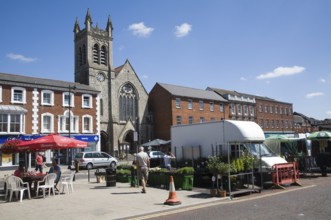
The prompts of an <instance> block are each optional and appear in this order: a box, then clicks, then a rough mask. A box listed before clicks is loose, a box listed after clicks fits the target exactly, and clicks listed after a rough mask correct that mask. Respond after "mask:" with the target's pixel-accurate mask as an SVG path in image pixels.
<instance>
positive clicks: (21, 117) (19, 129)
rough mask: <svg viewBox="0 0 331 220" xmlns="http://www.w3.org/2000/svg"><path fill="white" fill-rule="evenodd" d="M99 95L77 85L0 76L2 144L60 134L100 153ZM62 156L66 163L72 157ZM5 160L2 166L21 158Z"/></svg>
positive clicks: (0, 136)
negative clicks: (18, 139)
mask: <svg viewBox="0 0 331 220" xmlns="http://www.w3.org/2000/svg"><path fill="white" fill-rule="evenodd" d="M99 93H100V92H99V91H98V90H96V89H94V88H92V87H89V86H86V85H82V84H78V83H71V82H65V81H58V80H50V79H41V78H34V77H27V76H21V75H13V74H6V73H0V144H2V143H4V142H5V141H6V140H7V139H9V138H20V139H23V140H29V139H33V138H36V137H39V136H41V135H47V134H51V133H58V134H61V135H64V136H70V137H74V138H76V139H79V140H83V141H87V142H88V147H89V148H90V149H93V150H100V145H99V130H100V125H99V120H100V119H99V113H98V111H99ZM47 153H48V154H50V152H47ZM60 154H62V155H64V157H63V158H62V162H65V163H67V160H68V157H69V156H70V155H69V154H67V152H60ZM21 156H22V155H21ZM51 156H53V155H48V157H47V160H48V162H49V160H50V158H51ZM3 159H4V158H3V157H1V166H6V165H7V166H10V165H15V164H17V163H18V162H19V155H18V154H16V155H13V158H8V157H7V158H6V160H3Z"/></svg>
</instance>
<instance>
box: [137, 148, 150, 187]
mask: <svg viewBox="0 0 331 220" xmlns="http://www.w3.org/2000/svg"><path fill="white" fill-rule="evenodd" d="M135 163H136V166H137V174H138V178H139V180H141V185H142V187H143V188H142V191H141V192H142V193H146V184H147V180H148V169H149V167H150V162H149V156H148V154H147V153H146V152H144V147H139V153H138V154H137V155H136V158H135Z"/></svg>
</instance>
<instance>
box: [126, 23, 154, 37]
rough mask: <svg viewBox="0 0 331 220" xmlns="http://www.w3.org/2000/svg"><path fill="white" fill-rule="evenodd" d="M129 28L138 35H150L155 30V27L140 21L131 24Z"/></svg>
mask: <svg viewBox="0 0 331 220" xmlns="http://www.w3.org/2000/svg"><path fill="white" fill-rule="evenodd" d="M129 30H130V31H132V32H133V35H136V36H138V37H148V36H149V35H150V34H151V33H152V32H153V31H154V28H151V27H146V26H145V25H144V22H140V23H135V24H131V25H130V26H129Z"/></svg>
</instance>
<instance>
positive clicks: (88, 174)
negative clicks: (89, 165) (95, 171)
mask: <svg viewBox="0 0 331 220" xmlns="http://www.w3.org/2000/svg"><path fill="white" fill-rule="evenodd" d="M87 171H88V172H87V180H88V182H90V169H88V170H87Z"/></svg>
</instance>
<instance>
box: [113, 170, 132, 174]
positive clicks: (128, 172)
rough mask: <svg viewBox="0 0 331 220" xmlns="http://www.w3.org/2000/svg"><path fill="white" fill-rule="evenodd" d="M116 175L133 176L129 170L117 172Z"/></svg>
mask: <svg viewBox="0 0 331 220" xmlns="http://www.w3.org/2000/svg"><path fill="white" fill-rule="evenodd" d="M116 174H121V175H125V174H126V175H131V171H130V170H127V169H119V170H117V171H116Z"/></svg>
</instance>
